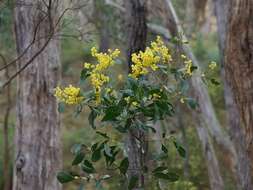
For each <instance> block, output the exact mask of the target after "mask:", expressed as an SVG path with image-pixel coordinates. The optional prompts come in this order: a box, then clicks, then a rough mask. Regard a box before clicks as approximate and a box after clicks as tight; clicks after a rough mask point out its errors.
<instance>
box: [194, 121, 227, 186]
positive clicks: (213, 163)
mask: <svg viewBox="0 0 253 190" xmlns="http://www.w3.org/2000/svg"><path fill="white" fill-rule="evenodd" d="M197 120H198V124H199V125H198V126H197V132H198V136H199V139H200V142H201V145H202V150H203V154H204V157H205V160H206V166H207V171H208V176H209V183H210V189H212V190H223V189H224V182H223V179H222V177H221V173H220V167H219V163H218V160H217V157H216V154H215V150H214V147H213V144H212V141H211V139H210V137H209V134H208V130H207V128H206V127H205V123H204V122H203V120H202V119H197Z"/></svg>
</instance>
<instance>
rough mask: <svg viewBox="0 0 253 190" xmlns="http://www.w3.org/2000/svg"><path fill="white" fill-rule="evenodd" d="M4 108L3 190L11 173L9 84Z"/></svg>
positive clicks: (8, 187)
mask: <svg viewBox="0 0 253 190" xmlns="http://www.w3.org/2000/svg"><path fill="white" fill-rule="evenodd" d="M0 57H1V59H2V61H3V63H4V66H6V65H7V62H6V59H5V57H4V56H3V55H1V54H0ZM4 75H5V80H9V78H10V76H9V68H8V67H7V68H6V69H5V74H4ZM5 90H6V94H5V95H6V98H7V102H6V110H5V114H4V124H3V147H4V148H3V149H4V151H3V182H4V185H3V190H10V188H11V173H10V163H11V162H10V146H9V117H10V111H11V106H12V99H11V86H10V85H8V86H7V87H6V89H5Z"/></svg>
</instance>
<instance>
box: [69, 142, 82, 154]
mask: <svg viewBox="0 0 253 190" xmlns="http://www.w3.org/2000/svg"><path fill="white" fill-rule="evenodd" d="M83 146H84V145H83V144H74V145H73V146H72V147H71V152H72V153H73V154H77V153H78V152H80V151H81V150H82V148H83Z"/></svg>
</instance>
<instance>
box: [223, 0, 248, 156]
mask: <svg viewBox="0 0 253 190" xmlns="http://www.w3.org/2000/svg"><path fill="white" fill-rule="evenodd" d="M229 10H230V14H229V20H228V28H227V42H226V49H225V71H226V77H227V80H228V81H229V84H230V85H231V88H232V91H233V95H234V98H235V102H236V104H237V107H238V109H239V114H240V118H241V121H242V124H243V125H244V127H243V130H244V133H245V134H246V142H247V149H248V151H249V153H250V154H251V156H252V158H253V154H252V153H253V151H252V150H253V149H252V148H253V20H252V17H253V2H252V0H231V1H230V3H229Z"/></svg>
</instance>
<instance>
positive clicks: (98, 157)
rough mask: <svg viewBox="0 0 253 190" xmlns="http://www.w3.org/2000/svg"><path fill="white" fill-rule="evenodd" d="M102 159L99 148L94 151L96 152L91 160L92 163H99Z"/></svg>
mask: <svg viewBox="0 0 253 190" xmlns="http://www.w3.org/2000/svg"><path fill="white" fill-rule="evenodd" d="M100 159H101V149H100V148H98V149H96V150H94V152H93V153H92V155H91V160H92V162H97V161H98V160H100Z"/></svg>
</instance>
